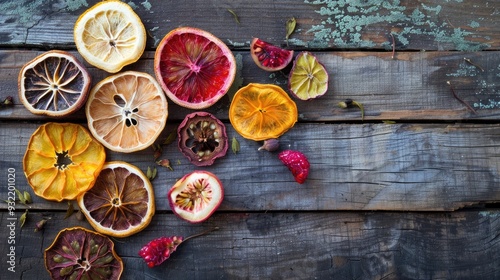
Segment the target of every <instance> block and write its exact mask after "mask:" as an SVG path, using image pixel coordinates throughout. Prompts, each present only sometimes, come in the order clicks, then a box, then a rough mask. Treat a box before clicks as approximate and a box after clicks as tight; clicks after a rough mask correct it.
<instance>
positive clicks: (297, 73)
mask: <svg viewBox="0 0 500 280" xmlns="http://www.w3.org/2000/svg"><path fill="white" fill-rule="evenodd" d="M288 87H289V88H290V92H291V93H292V94H293V95H295V96H296V97H297V98H299V99H301V100H309V99H313V98H316V97H319V96H322V95H324V94H325V93H326V91H327V90H328V72H326V69H325V67H324V66H323V64H321V63H320V62H319V61H318V59H317V58H316V57H315V56H314V55H313V54H311V53H310V52H301V53H300V54H299V55H297V57H296V58H295V61H294V62H293V67H292V71H291V72H290V75H289V76H288Z"/></svg>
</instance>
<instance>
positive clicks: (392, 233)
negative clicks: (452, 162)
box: [0, 211, 500, 280]
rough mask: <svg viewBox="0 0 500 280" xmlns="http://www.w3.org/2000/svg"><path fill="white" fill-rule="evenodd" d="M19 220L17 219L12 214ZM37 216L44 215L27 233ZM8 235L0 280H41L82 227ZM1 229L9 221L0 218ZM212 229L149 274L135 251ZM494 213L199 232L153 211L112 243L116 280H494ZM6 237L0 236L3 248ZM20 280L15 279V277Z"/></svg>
mask: <svg viewBox="0 0 500 280" xmlns="http://www.w3.org/2000/svg"><path fill="white" fill-rule="evenodd" d="M19 215H20V213H18V216H19ZM42 215H48V217H51V219H50V220H49V222H48V223H47V224H46V226H45V230H44V231H43V232H33V228H34V224H35V223H36V221H37V220H38V219H41V217H42ZM28 217H29V219H28V221H27V222H26V224H25V226H24V228H23V229H22V230H19V227H17V229H16V231H15V240H16V244H15V247H14V249H15V254H16V258H15V262H16V267H15V268H16V272H15V273H12V272H9V271H8V270H7V269H6V266H7V263H6V261H5V258H6V253H5V252H6V250H2V252H4V253H3V254H2V257H1V259H2V265H1V267H2V270H0V277H1V278H2V279H21V278H22V279H40V280H42V279H49V277H48V273H46V271H45V267H44V263H43V251H44V250H45V248H47V247H48V246H49V245H50V244H51V243H52V241H53V239H54V238H55V236H56V234H57V232H58V231H59V230H61V229H63V228H65V227H71V226H76V225H79V226H84V227H87V228H88V224H87V223H86V222H81V221H77V220H76V218H75V217H74V216H72V217H70V218H68V219H66V220H63V217H64V213H45V212H42V213H37V212H31V213H30V214H29V215H28ZM0 218H1V223H2V227H5V223H6V219H7V215H6V213H5V212H2V213H0ZM215 226H218V227H220V229H219V230H218V231H215V232H212V233H210V234H208V235H205V236H201V237H198V238H195V239H192V240H189V241H186V243H184V244H181V245H180V246H179V248H178V249H177V251H176V252H175V253H173V254H172V255H171V257H170V259H168V260H167V261H166V262H165V263H163V264H162V265H161V266H158V267H156V268H154V269H149V268H147V266H146V265H145V263H144V262H143V261H142V259H140V258H139V257H138V255H137V252H138V251H139V249H140V248H141V247H142V246H143V245H144V244H145V243H147V242H148V241H149V240H151V239H153V238H157V237H160V236H171V235H182V236H188V235H192V234H196V233H199V232H203V231H205V230H207V229H210V228H212V227H215ZM498 232H500V213H499V211H468V212H465V211H462V212H454V213H447V214H443V213H426V214H423V213H383V212H374V213H348V212H337V213H240V214H235V213H232V214H218V213H216V214H215V215H214V216H212V217H211V218H210V219H209V220H208V221H206V222H205V223H203V224H202V225H191V224H188V223H186V222H184V221H180V220H179V219H178V218H176V217H175V216H174V215H173V214H162V213H157V214H156V215H155V216H154V217H153V222H152V223H151V224H150V225H149V226H148V227H147V228H146V229H145V230H143V231H142V232H140V233H138V234H136V235H134V236H131V237H128V238H124V239H114V240H115V246H116V250H117V253H118V254H119V255H120V256H121V257H122V258H123V261H124V265H125V271H124V273H123V279H166V278H168V279H498V278H500V236H499V235H498ZM8 235H9V231H6V230H2V231H0V240H2V243H1V244H2V247H3V248H4V249H5V248H7V243H6V241H7V238H8ZM21 276H22V277H21Z"/></svg>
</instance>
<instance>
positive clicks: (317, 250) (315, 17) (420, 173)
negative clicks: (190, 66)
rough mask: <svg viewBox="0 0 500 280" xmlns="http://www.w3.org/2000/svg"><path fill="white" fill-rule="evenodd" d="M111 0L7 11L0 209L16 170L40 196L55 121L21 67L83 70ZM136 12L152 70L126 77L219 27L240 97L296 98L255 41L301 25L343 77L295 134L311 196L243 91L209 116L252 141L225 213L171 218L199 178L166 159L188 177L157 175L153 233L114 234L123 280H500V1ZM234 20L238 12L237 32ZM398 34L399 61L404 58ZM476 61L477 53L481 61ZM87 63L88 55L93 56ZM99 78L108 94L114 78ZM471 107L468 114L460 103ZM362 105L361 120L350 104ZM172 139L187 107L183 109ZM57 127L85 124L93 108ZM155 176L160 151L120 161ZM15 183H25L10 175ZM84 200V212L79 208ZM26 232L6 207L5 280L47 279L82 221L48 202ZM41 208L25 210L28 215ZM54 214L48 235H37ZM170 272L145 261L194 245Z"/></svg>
mask: <svg viewBox="0 0 500 280" xmlns="http://www.w3.org/2000/svg"><path fill="white" fill-rule="evenodd" d="M96 2H97V1H63V0H57V1H41V0H40V1H38V0H37V1H28V0H23V1H19V2H18V1H3V2H1V3H0V23H2V24H1V25H0V100H3V99H4V98H5V97H7V96H13V97H14V104H15V105H14V106H11V107H5V108H0V143H2V145H1V146H0V154H1V156H0V174H1V175H0V180H2V181H0V186H2V187H1V188H0V197H1V198H2V201H3V200H6V199H8V196H9V193H8V187H7V186H8V176H9V174H12V173H14V174H15V185H16V187H17V188H18V189H20V190H21V191H30V192H31V193H32V191H31V188H30V187H29V186H28V184H27V182H26V179H25V177H24V174H23V171H22V157H23V155H24V152H25V149H26V144H27V142H28V140H29V137H30V135H31V134H32V133H33V131H34V130H35V129H36V128H37V127H38V126H39V125H40V124H42V123H44V122H48V121H53V119H49V118H46V117H40V116H35V115H32V114H31V113H30V112H29V111H28V110H26V109H25V108H24V107H23V106H22V104H21V103H20V101H19V99H18V97H17V76H18V73H19V70H20V68H21V67H22V66H23V65H24V64H25V63H27V62H28V61H29V60H31V59H33V58H34V57H36V56H37V55H39V54H41V53H43V52H44V51H46V50H50V49H65V50H68V51H70V52H72V53H73V54H75V55H76V56H77V57H79V58H80V59H81V57H80V56H79V55H78V53H77V52H76V48H75V46H74V43H73V37H72V30H73V24H74V22H75V20H76V19H77V17H78V16H79V15H80V14H81V13H82V12H83V11H84V10H85V9H86V8H88V7H89V6H91V5H93V4H94V3H96ZM345 2H348V3H344V1H312V0H311V1H307V0H306V1H290V0H282V1H182V2H181V1H161V0H155V1H153V0H146V1H135V0H134V1H128V3H131V4H132V6H133V7H134V10H135V11H136V12H137V13H138V14H139V16H140V17H141V19H142V20H143V22H144V24H145V26H146V29H147V30H148V31H149V38H148V47H147V50H146V52H145V53H144V55H143V57H142V59H141V60H140V61H138V62H137V63H134V64H133V65H130V66H128V67H126V69H125V70H132V69H133V70H138V71H143V72H148V73H150V74H152V73H153V70H152V69H153V68H152V66H153V58H154V51H155V46H156V44H157V43H158V41H159V40H160V39H161V38H162V37H163V36H164V35H165V34H166V33H167V32H168V31H169V30H171V29H173V28H175V27H178V26H194V27H199V28H203V29H205V30H207V31H210V32H212V33H213V34H215V35H216V36H218V37H219V38H221V40H223V41H224V42H225V43H226V44H227V45H228V46H229V47H230V48H231V49H232V51H233V53H234V55H235V57H236V59H237V64H238V66H239V71H238V74H237V75H238V79H237V84H236V86H238V85H240V86H241V85H246V84H248V83H250V82H258V83H272V84H277V85H279V86H282V87H283V88H284V89H286V87H287V86H286V83H287V80H286V77H287V73H286V71H283V72H277V73H268V72H264V71H263V70H260V69H259V68H258V67H257V66H256V65H255V64H254V63H253V61H252V59H251V57H250V55H249V52H248V47H249V43H250V41H251V39H252V38H253V37H259V38H262V39H264V40H267V41H270V42H272V43H274V44H278V45H282V46H286V43H285V40H284V37H285V22H286V20H287V19H289V18H290V17H292V16H293V17H295V18H296V19H297V29H296V31H295V32H294V33H293V34H292V36H291V38H290V40H289V42H288V43H289V48H292V49H295V50H296V53H298V52H299V51H301V50H306V49H307V50H310V51H313V52H314V53H315V54H316V55H317V57H318V59H319V60H320V61H321V62H322V63H323V64H324V65H325V67H326V68H327V71H328V72H329V74H330V84H329V91H328V93H327V94H326V95H325V96H323V97H321V98H320V99H317V100H312V101H307V102H304V101H298V100H296V103H297V106H298V109H299V123H298V124H296V126H295V127H294V128H293V129H291V130H290V131H289V132H287V133H286V134H285V135H283V136H282V138H281V143H282V149H285V148H292V149H298V150H301V151H302V152H304V153H305V154H306V155H307V156H308V157H309V160H310V162H311V172H310V174H309V178H308V180H307V181H306V183H305V184H304V185H299V184H297V183H295V181H294V180H293V177H292V175H291V174H290V173H289V171H288V170H287V169H286V167H285V166H284V165H282V164H281V162H280V161H279V160H278V159H277V156H276V153H268V152H262V151H257V148H258V147H259V146H260V144H261V143H258V142H254V141H250V140H245V139H244V138H242V137H241V136H239V135H238V134H237V133H236V132H235V131H234V130H233V128H232V127H231V125H230V123H229V121H228V116H227V114H228V107H229V103H230V98H231V96H232V94H234V91H233V92H230V93H228V95H226V96H225V97H224V98H223V99H222V100H221V101H219V102H217V103H216V104H215V105H213V106H212V107H210V108H209V109H207V111H209V112H211V113H213V114H215V115H216V116H217V117H219V118H220V119H221V120H223V121H224V122H225V124H226V127H227V129H228V136H229V137H230V138H232V137H236V138H237V139H238V140H239V142H240V144H241V151H240V153H238V154H233V153H232V152H230V151H229V152H228V154H227V155H226V157H224V158H222V159H219V160H217V161H216V163H215V164H214V165H213V166H210V167H205V168H203V169H204V170H208V171H211V172H214V173H216V174H217V175H218V176H219V177H220V179H221V181H222V182H223V184H224V186H225V198H224V202H223V203H222V205H221V207H220V208H219V210H218V211H217V212H216V213H215V214H214V215H213V216H212V217H211V218H210V219H209V220H207V221H206V222H204V223H202V224H197V225H192V224H188V223H186V222H184V221H181V220H179V219H178V218H177V217H176V216H174V215H173V214H172V212H171V211H170V208H169V206H168V203H167V201H166V193H167V192H168V190H169V188H170V186H172V185H173V184H174V183H175V181H176V180H177V179H179V178H180V177H181V176H183V175H184V174H186V173H188V172H190V171H193V170H196V169H199V168H196V167H195V166H194V165H192V164H190V163H189V162H188V161H187V159H186V158H184V156H183V155H182V154H181V153H180V152H179V151H178V149H177V147H176V145H175V144H171V145H169V146H167V147H165V149H164V154H163V155H164V157H165V158H169V159H170V161H171V162H172V166H173V169H174V170H173V171H169V170H167V169H159V174H158V177H157V178H156V179H154V180H153V186H154V189H155V196H156V205H157V211H156V214H155V216H154V218H153V222H152V223H151V225H150V226H149V227H148V228H146V229H145V230H144V231H142V232H140V233H138V234H136V235H134V236H131V237H128V238H124V239H114V241H115V244H116V248H117V251H118V254H119V255H120V256H122V258H123V260H124V263H125V271H124V275H123V278H124V279H500V208H499V206H500V186H499V183H500V182H499V181H500V149H499V148H500V144H499V141H500V49H499V47H500V35H499V34H500V32H499V31H500V25H498V22H500V1H498V0H495V1H475V0H447V1H430V0H426V1H378V0H370V1H345ZM228 9H230V10H232V11H234V13H236V14H237V16H238V19H239V22H240V23H237V22H236V21H235V19H234V17H233V15H232V14H231V13H230V12H229V11H228ZM391 34H392V36H394V38H395V47H396V49H395V52H394V58H392V56H393V53H392V37H391ZM464 58H467V59H470V60H471V61H472V62H473V64H471V63H469V62H467V61H466V60H465V59H464ZM82 61H83V59H82ZM86 66H87V67H88V69H89V71H90V73H91V75H92V77H93V81H94V83H95V82H97V81H99V80H101V79H103V78H104V77H106V76H108V75H109V74H107V73H106V72H104V71H102V70H99V69H96V68H93V67H90V66H89V65H88V64H86ZM483 70H484V71H483ZM448 81H449V82H450V84H451V85H452V87H453V89H454V90H455V92H456V94H457V95H458V96H459V97H460V98H462V99H463V100H464V101H465V102H467V103H468V104H470V105H471V107H472V108H473V109H474V110H475V113H474V112H472V111H471V110H469V109H467V108H466V107H465V106H464V105H463V104H462V103H460V102H459V101H458V100H457V99H456V98H454V96H453V95H452V91H451V89H450V86H449V85H448V84H447V82H448ZM347 98H352V99H354V100H357V101H359V102H361V103H363V105H364V107H365V117H364V120H362V119H361V116H360V111H359V110H358V109H356V108H353V109H340V108H339V107H338V106H337V103H338V102H340V101H343V100H345V99H347ZM169 112H170V114H169V121H168V125H167V127H166V128H165V130H164V132H163V134H162V135H161V136H160V138H159V141H160V140H162V139H163V138H164V137H166V136H167V135H168V134H169V133H170V131H172V130H173V129H174V128H175V127H176V125H177V124H179V123H180V121H181V120H182V119H183V118H184V116H185V115H186V114H187V113H190V112H192V111H191V110H187V109H184V108H181V107H179V106H177V105H174V104H173V103H172V102H169ZM56 121H68V122H75V123H80V124H84V125H85V124H86V120H85V114H84V112H83V111H80V112H77V113H75V114H74V115H72V116H69V117H67V118H64V119H57V120H56ZM107 159H108V160H125V161H128V162H130V163H132V164H134V165H137V166H138V167H140V168H141V169H142V170H144V171H145V170H147V168H148V166H150V167H153V166H154V165H155V163H154V161H153V152H152V150H151V149H147V150H144V151H141V152H136V153H132V154H120V153H115V152H111V151H107ZM10 176H11V175H10ZM75 206H76V204H75ZM28 207H29V214H28V219H27V221H26V224H25V225H24V227H23V228H22V229H21V228H20V226H19V221H18V220H16V228H15V231H14V237H13V238H10V237H11V236H12V234H13V233H12V232H11V231H10V230H9V229H8V225H9V223H10V222H11V221H12V220H10V219H9V218H11V217H12V216H9V209H8V204H6V203H0V219H1V220H0V227H1V230H0V244H1V245H0V248H2V250H1V251H2V252H9V251H10V249H11V248H10V246H11V244H9V240H11V239H14V240H15V246H14V249H15V250H14V251H15V270H16V272H11V271H9V270H8V268H9V264H7V260H8V259H9V257H8V256H6V253H2V257H1V258H0V260H1V265H0V279H48V278H49V275H48V273H46V272H45V268H44V262H43V251H44V249H45V248H47V247H48V246H49V245H50V244H51V243H52V241H53V239H54V238H55V236H56V235H57V233H58V232H59V231H60V230H61V229H63V228H66V227H71V226H76V225H80V226H83V227H87V228H90V226H89V224H88V223H87V222H86V221H80V220H78V219H76V216H75V215H73V216H71V217H70V218H68V219H63V218H64V216H65V212H66V209H67V207H68V206H67V203H66V202H62V203H56V202H48V201H45V200H43V199H42V198H39V197H36V196H34V195H33V204H30V205H29V206H28ZM25 208H26V207H25V206H24V205H22V204H20V203H17V204H16V209H15V212H14V217H15V218H16V219H19V218H20V216H21V214H22V213H23V212H24V211H25ZM42 217H46V218H50V219H49V222H48V223H47V225H46V227H45V230H44V231H42V232H33V228H34V225H35V223H36V222H37V221H39V220H40V219H41V218H42ZM215 226H218V227H219V228H220V229H219V230H218V231H216V232H212V233H211V234H209V235H206V236H203V237H199V238H196V239H193V240H190V241H188V242H186V243H185V244H182V245H181V247H179V249H178V250H177V251H176V252H175V253H174V254H173V255H172V257H171V258H170V259H169V260H167V261H166V262H165V263H164V264H162V265H161V266H160V267H157V268H154V269H149V268H147V266H146V265H145V264H144V262H143V261H142V260H141V259H140V258H139V257H138V255H137V252H138V250H139V249H140V248H141V246H142V245H144V244H145V243H147V242H148V241H149V240H151V239H153V238H156V237H159V236H163V235H182V236H188V235H191V234H195V233H198V232H202V231H204V230H206V229H209V228H212V227H215Z"/></svg>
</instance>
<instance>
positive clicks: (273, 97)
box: [229, 84, 298, 141]
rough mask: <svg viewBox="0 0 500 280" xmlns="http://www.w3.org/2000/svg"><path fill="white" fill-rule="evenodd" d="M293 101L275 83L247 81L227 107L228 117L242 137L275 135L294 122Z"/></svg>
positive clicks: (268, 136)
mask: <svg viewBox="0 0 500 280" xmlns="http://www.w3.org/2000/svg"><path fill="white" fill-rule="evenodd" d="M297 119H298V111H297V105H296V104H295V102H294V101H293V100H292V99H291V98H290V97H289V96H288V94H287V93H286V92H285V91H284V90H283V89H282V88H281V87H279V86H276V85H272V84H248V85H247V86H245V87H242V88H241V89H239V90H238V91H237V92H236V94H235V95H234V97H233V100H232V102H231V106H230V107H229V120H230V121H231V124H232V125H233V128H234V129H235V130H236V131H237V132H238V133H239V134H240V135H241V136H243V137H245V138H247V139H251V140H255V141H262V140H267V139H272V138H278V137H279V136H281V135H282V134H283V133H285V132H286V131H288V130H289V129H290V128H291V127H293V126H294V125H295V123H296V122H297Z"/></svg>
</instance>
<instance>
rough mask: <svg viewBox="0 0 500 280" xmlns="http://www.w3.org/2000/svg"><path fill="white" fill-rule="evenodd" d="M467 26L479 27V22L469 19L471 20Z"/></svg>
mask: <svg viewBox="0 0 500 280" xmlns="http://www.w3.org/2000/svg"><path fill="white" fill-rule="evenodd" d="M469 26H470V27H472V28H478V27H479V26H481V25H480V24H479V22H477V21H475V20H473V21H471V22H470V23H469Z"/></svg>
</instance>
